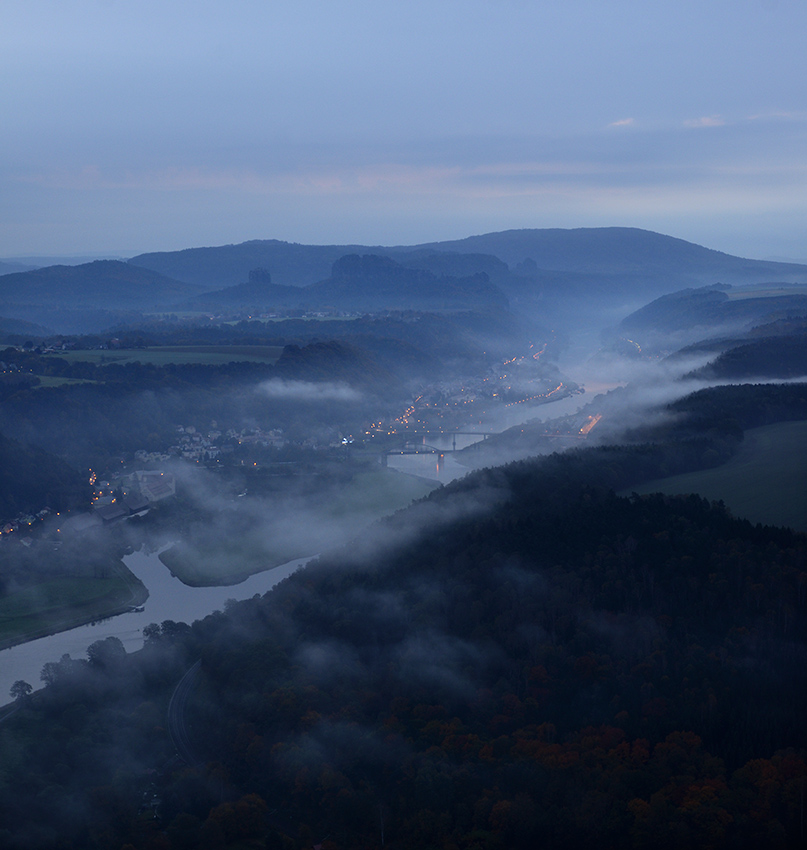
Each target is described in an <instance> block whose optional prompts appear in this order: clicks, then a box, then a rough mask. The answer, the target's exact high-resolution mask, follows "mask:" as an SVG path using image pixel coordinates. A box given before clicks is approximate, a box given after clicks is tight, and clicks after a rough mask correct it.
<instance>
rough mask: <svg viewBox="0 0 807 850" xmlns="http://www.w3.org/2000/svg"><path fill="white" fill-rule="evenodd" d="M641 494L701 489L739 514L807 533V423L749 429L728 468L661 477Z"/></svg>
mask: <svg viewBox="0 0 807 850" xmlns="http://www.w3.org/2000/svg"><path fill="white" fill-rule="evenodd" d="M633 490H634V491H635V492H637V493H640V494H644V493H658V492H661V493H668V494H670V495H678V494H685V493H698V494H699V495H701V496H703V497H704V498H706V499H709V500H710V501H721V500H722V501H723V502H724V503H725V504H726V506H727V507H728V508H729V510H730V511H731V512H732V514H734V516H737V517H742V518H744V519H748V520H750V521H751V522H753V523H762V524H763V525H786V526H790V527H791V528H794V529H796V530H797V531H803V532H807V422H779V423H777V424H776V425H766V426H764V427H762V428H753V429H751V430H749V431H746V432H745V440H744V441H743V444H742V446H741V448H740V450H739V451H738V452H737V454H736V455H735V456H734V457H733V458H732V459H731V460H730V461H729V462H728V463H726V464H724V465H723V466H719V467H716V468H714V469H705V470H702V471H700V472H690V473H687V474H685V475H673V476H671V477H670V478H660V479H657V480H655V481H650V482H648V483H647V484H643V485H642V486H641V487H635V488H633Z"/></svg>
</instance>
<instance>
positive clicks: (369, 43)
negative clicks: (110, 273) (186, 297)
mask: <svg viewBox="0 0 807 850" xmlns="http://www.w3.org/2000/svg"><path fill="white" fill-rule="evenodd" d="M805 33H807V3H805V2H804V0H705V2H704V0H699V2H691V0H652V2H648V0H563V2H560V0H430V2H421V0H397V2H389V0H272V2H267V0H227V2H221V0H193V2H189V0H169V2H166V0H159V2H154V0H137V2H134V0H55V2H50V0H3V2H2V5H1V6H0V69H1V70H0V80H2V85H0V115H2V119H0V257H20V256H32V255H56V254H62V255H64V254H74V255H78V254H110V255H120V256H132V255H134V254H137V253H140V252H145V251H157V250H178V249H181V248H187V247H196V246H200V245H221V244H227V243H238V242H243V241H245V240H248V239H283V240H287V241H290V242H301V243H312V244H334V243H336V244H343V243H358V244H366V245H373V244H384V245H393V244H415V243H418V242H426V241H436V240H441V239H456V238H461V237H464V236H469V235H472V234H478V233H487V232H491V231H498V230H506V229H510V228H525V227H598V226H631V227H642V228H646V229H649V230H656V231H658V232H661V233H667V234H669V235H672V236H677V237H680V238H683V239H688V240H690V241H693V242H697V243H698V244H701V245H706V246H707V247H711V248H717V249H719V250H722V251H727V252H729V253H733V254H738V255H741V256H747V257H755V258H770V257H778V258H794V259H804V260H806V261H807V56H806V54H805V50H804V38H805Z"/></svg>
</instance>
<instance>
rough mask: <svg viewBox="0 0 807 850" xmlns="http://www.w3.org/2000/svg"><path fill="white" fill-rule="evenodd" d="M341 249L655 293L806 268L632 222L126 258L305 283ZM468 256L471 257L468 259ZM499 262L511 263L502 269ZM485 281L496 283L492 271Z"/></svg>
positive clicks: (178, 272)
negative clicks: (620, 283)
mask: <svg viewBox="0 0 807 850" xmlns="http://www.w3.org/2000/svg"><path fill="white" fill-rule="evenodd" d="M345 254H359V255H361V254H375V255H381V256H389V257H392V258H393V259H395V260H396V261H397V262H398V263H400V264H401V265H406V266H409V267H413V268H427V269H429V270H432V271H437V269H436V268H435V264H436V263H442V264H443V268H442V270H441V271H442V273H443V274H449V275H451V276H464V275H469V274H474V273H476V272H478V271H487V272H488V274H491V269H492V268H493V267H495V266H497V265H498V270H499V271H500V272H501V273H506V272H508V271H512V272H516V273H520V274H522V276H526V277H530V276H535V275H536V274H541V275H543V276H544V277H545V276H546V272H553V273H554V274H553V275H552V277H554V278H556V279H557V278H558V277H559V275H558V273H573V274H577V275H584V276H590V275H594V276H622V275H626V276H628V277H633V278H634V279H635V281H636V282H637V283H638V282H639V281H641V280H644V281H645V282H646V283H652V282H653V281H658V282H659V284H660V286H655V287H654V286H651V287H650V288H651V289H652V291H653V293H654V294H661V292H662V291H671V290H673V289H676V288H682V287H683V286H686V285H698V284H702V283H718V282H722V283H740V282H744V283H754V282H765V281H768V282H769V281H782V282H807V266H802V265H798V264H794V263H777V262H771V261H765V260H747V259H743V258H741V257H734V256H731V255H730V254H724V253H722V252H720V251H715V250H713V249H710V248H704V247H702V246H700V245H696V244H694V243H692V242H686V241H685V240H683V239H676V238H674V237H672V236H664V235H662V234H659V233H654V232H652V231H649V230H641V229H638V228H631V227H602V228H578V229H573V230H564V229H558V228H551V229H524V230H507V231H502V232H498V233H487V234H482V235H479V236H469V237H467V238H466V239H459V240H451V241H443V242H431V243H423V244H420V245H412V246H401V245H398V246H393V247H382V246H362V245H342V246H339V245H300V244H297V243H290V242H281V241H278V240H276V239H269V240H253V241H250V242H244V243H242V244H240V245H224V246H221V247H218V248H216V247H207V248H188V249H185V250H183V251H172V252H162V253H151V254H141V255H139V256H137V257H133V258H132V259H131V260H129V262H130V263H131V264H133V265H139V266H142V267H144V268H150V269H152V270H154V271H158V272H160V273H161V274H164V275H167V276H168V277H172V278H175V279H176V280H181V281H184V282H186V283H195V284H197V285H200V286H210V287H212V286H216V287H219V288H220V287H224V286H226V285H235V284H239V283H242V282H243V281H244V280H246V278H247V275H248V273H249V271H250V270H251V269H254V268H256V267H264V268H266V269H268V270H269V271H270V272H271V274H272V279H273V280H274V282H275V283H276V284H280V285H284V286H306V285H308V284H312V283H317V282H318V281H321V280H324V279H325V278H327V277H328V275H329V274H330V270H331V267H332V265H333V263H334V262H335V261H336V260H338V259H339V258H340V257H342V256H344V255H345ZM452 254H453V255H455V258H462V259H461V260H460V259H458V260H457V262H458V263H459V262H461V263H462V264H463V271H462V272H461V273H458V270H457V269H455V268H452V267H451V259H450V255H452ZM468 255H476V257H475V258H474V259H473V260H471V261H470V262H469V259H470V258H469V257H468ZM528 261H531V262H528ZM504 264H506V265H507V266H508V267H509V268H503V266H504ZM525 264H526V268H525ZM519 266H521V268H518V267H519ZM491 279H492V280H494V282H496V283H498V281H496V279H495V274H491ZM651 297H652V296H651Z"/></svg>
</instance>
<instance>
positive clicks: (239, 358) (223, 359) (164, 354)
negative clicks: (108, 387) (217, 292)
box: [57, 345, 283, 366]
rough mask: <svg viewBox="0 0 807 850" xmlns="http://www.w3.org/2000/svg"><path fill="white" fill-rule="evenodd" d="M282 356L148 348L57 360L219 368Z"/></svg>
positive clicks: (257, 348)
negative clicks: (229, 364)
mask: <svg viewBox="0 0 807 850" xmlns="http://www.w3.org/2000/svg"><path fill="white" fill-rule="evenodd" d="M282 353H283V347H282V346H279V345H163V346H153V347H150V348H130V349H126V348H112V349H104V350H101V349H92V350H90V351H63V352H60V353H59V354H58V355H57V356H58V357H61V358H63V359H65V360H68V361H69V362H71V363H96V364H98V365H101V366H105V365H107V364H109V363H120V364H125V363H143V364H153V365H155V366H167V365H168V364H176V365H184V364H187V363H193V364H201V365H203V366H220V365H222V364H224V363H233V362H239V363H243V362H249V363H270V364H273V363H276V362H277V360H278V358H279V357H280V355H281V354H282Z"/></svg>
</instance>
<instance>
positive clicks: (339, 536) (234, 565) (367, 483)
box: [160, 468, 438, 587]
mask: <svg viewBox="0 0 807 850" xmlns="http://www.w3.org/2000/svg"><path fill="white" fill-rule="evenodd" d="M436 486H438V485H437V483H436V482H428V481H426V480H424V479H422V478H416V477H415V476H413V475H405V474H403V473H400V472H396V471H395V470H392V469H380V468H379V469H377V470H372V471H368V472H359V473H358V474H356V475H355V476H354V477H353V480H352V481H351V482H350V483H349V484H348V485H347V486H346V487H345V488H344V489H343V490H341V491H340V492H339V493H338V494H335V496H334V498H333V499H332V500H331V501H330V502H329V504H328V506H327V508H325V509H324V510H323V512H322V514H321V515H320V516H321V518H322V520H323V521H325V522H323V523H321V524H320V523H317V525H316V527H312V528H311V534H310V535H309V537H308V539H307V541H306V544H307V545H301V543H300V537H299V534H293V535H291V536H290V537H284V536H283V534H278V535H276V536H273V537H272V538H271V539H268V537H267V535H265V534H263V533H256V534H242V535H241V536H239V537H236V538H233V537H227V538H225V539H222V540H220V541H218V540H213V541H210V540H207V541H205V543H204V545H202V546H198V547H196V546H193V544H190V545H189V544H186V543H180V544H178V545H177V546H173V547H172V548H171V549H168V550H166V551H165V552H163V553H162V554H161V555H160V560H161V561H162V562H163V563H164V564H165V565H166V566H167V567H168V569H169V570H171V572H172V573H173V574H174V575H175V576H176V577H177V578H178V579H179V580H180V581H182V582H183V583H185V584H187V585H190V586H191V587H204V586H220V585H229V584H236V583H237V582H240V581H243V580H244V579H245V578H247V577H248V576H250V575H253V574H254V573H258V572H262V571H263V570H268V569H271V568H272V567H276V566H279V565H280V564H285V563H286V562H287V561H291V560H294V559H295V558H303V557H306V556H308V555H315V554H316V553H317V552H319V551H321V550H322V549H324V548H330V547H332V546H336V545H339V544H340V543H343V542H345V540H346V539H349V538H350V537H352V536H354V535H357V534H360V533H361V531H362V529H364V528H366V527H367V526H368V525H370V523H372V522H374V521H375V520H377V519H380V518H381V517H383V516H385V515H387V514H391V513H394V512H395V511H397V510H399V509H400V508H405V507H407V506H408V505H410V504H411V503H412V501H414V500H415V499H419V498H421V497H423V496H425V495H426V494H427V493H429V492H431V491H432V490H433V489H434V488H435V487H436Z"/></svg>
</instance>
